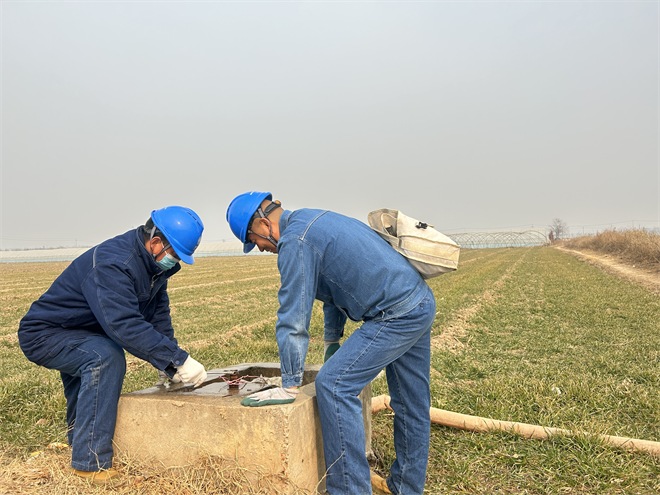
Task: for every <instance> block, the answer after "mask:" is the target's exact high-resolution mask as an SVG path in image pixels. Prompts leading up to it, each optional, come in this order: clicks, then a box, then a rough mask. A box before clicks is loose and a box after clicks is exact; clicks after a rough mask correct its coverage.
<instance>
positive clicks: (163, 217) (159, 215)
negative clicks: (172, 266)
mask: <svg viewBox="0 0 660 495" xmlns="http://www.w3.org/2000/svg"><path fill="white" fill-rule="evenodd" d="M151 219H152V220H153V222H154V225H155V226H156V227H158V230H160V231H161V232H162V233H163V235H164V236H165V237H166V238H167V240H168V241H169V243H170V244H171V245H172V248H174V252H175V253H176V255H177V256H178V257H179V258H180V259H181V261H183V262H184V263H187V264H189V265H192V264H193V263H194V262H195V259H194V258H193V257H192V254H193V253H194V252H195V249H197V246H199V241H201V240H202V231H203V230H204V224H203V223H202V219H201V218H199V216H198V215H197V213H195V212H194V211H192V210H191V209H190V208H184V207H183V206H168V207H166V208H161V209H160V210H154V211H152V212H151Z"/></svg>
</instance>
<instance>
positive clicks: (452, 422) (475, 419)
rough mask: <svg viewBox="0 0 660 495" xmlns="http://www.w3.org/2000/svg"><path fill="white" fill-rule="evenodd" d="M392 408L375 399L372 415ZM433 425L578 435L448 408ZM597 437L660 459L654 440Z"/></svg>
mask: <svg viewBox="0 0 660 495" xmlns="http://www.w3.org/2000/svg"><path fill="white" fill-rule="evenodd" d="M385 409H389V410H390V411H392V412H394V411H393V410H392V408H391V407H390V397H389V395H379V396H378V397H374V398H373V399H371V412H372V414H373V413H376V412H379V411H383V410H385ZM430 413H431V423H435V424H438V425H443V426H451V427H453V428H460V429H461V430H468V431H477V432H482V433H483V432H488V431H493V430H501V431H514V432H516V433H519V434H520V435H522V436H523V437H525V438H535V439H537V440H545V439H548V438H550V437H551V436H552V435H566V436H570V435H574V434H575V432H572V431H569V430H563V429H561V428H549V427H544V426H538V425H528V424H525V423H514V422H512V421H499V420H496V419H489V418H481V417H479V416H470V415H469V414H461V413H456V412H452V411H445V410H444V409H436V408H435V407H432V408H431V409H430ZM588 436H590V437H594V438H597V439H599V440H601V441H602V442H603V443H606V444H609V445H613V446H615V447H621V448H624V449H627V450H639V451H642V452H648V453H649V454H653V455H656V456H660V442H653V441H651V440H639V439H636V438H628V437H615V436H611V435H588Z"/></svg>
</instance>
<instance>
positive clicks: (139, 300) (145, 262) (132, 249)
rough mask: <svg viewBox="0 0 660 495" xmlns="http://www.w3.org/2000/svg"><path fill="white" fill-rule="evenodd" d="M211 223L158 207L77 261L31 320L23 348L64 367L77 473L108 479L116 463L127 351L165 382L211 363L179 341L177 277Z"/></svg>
mask: <svg viewBox="0 0 660 495" xmlns="http://www.w3.org/2000/svg"><path fill="white" fill-rule="evenodd" d="M203 230H204V226H203V225H202V221H201V219H200V218H199V217H198V216H197V214H196V213H195V212H194V211H192V210H190V209H188V208H183V207H181V206H169V207H167V208H163V209H160V210H155V211H153V212H152V213H151V217H150V218H149V220H148V221H147V223H146V224H145V225H144V226H142V227H138V228H137V229H134V230H129V231H128V232H126V233H125V234H122V235H120V236H118V237H115V238H113V239H110V240H107V241H105V242H103V243H101V244H99V245H98V246H96V247H93V248H92V249H90V250H89V251H87V252H86V253H84V254H83V255H81V256H80V257H79V258H77V259H75V260H74V261H73V262H72V263H71V264H70V265H69V266H68V267H67V268H66V269H65V270H64V272H62V274H61V275H60V276H59V277H58V278H57V279H56V280H55V282H53V285H51V287H50V288H49V289H48V290H47V291H46V293H45V294H43V295H42V296H41V297H40V298H39V299H38V300H37V301H35V302H34V303H33V304H32V306H31V307H30V310H29V311H28V313H27V314H26V315H25V316H24V317H23V319H22V320H21V323H20V326H19V330H18V337H19V341H20V344H21V349H22V350H23V352H24V353H25V356H26V357H27V358H28V359H29V360H30V361H32V362H34V363H36V364H38V365H41V366H44V367H46V368H49V369H54V370H58V371H59V372H60V374H61V377H62V382H63V384H64V395H65V397H66V404H67V412H66V415H67V423H68V427H69V429H68V441H69V445H70V446H71V447H72V455H71V467H72V468H73V472H74V473H75V474H76V475H78V476H81V477H84V478H88V479H90V480H91V481H93V482H94V483H97V484H103V483H107V482H109V480H111V479H113V478H116V477H117V476H119V473H118V472H117V471H116V470H115V469H114V468H113V467H112V455H113V451H112V438H113V436H114V431H115V423H116V419H117V404H118V402H119V396H120V394H121V389H122V384H123V381H124V375H125V373H126V359H125V357H124V349H125V350H127V351H128V352H130V353H131V354H133V355H134V356H136V357H139V358H140V359H144V360H145V361H148V362H149V363H151V364H152V365H153V366H154V367H155V368H156V369H157V370H158V374H159V381H158V383H159V384H163V383H165V381H167V380H168V379H170V380H172V381H173V382H185V383H193V384H196V385H197V384H200V383H201V382H202V381H204V380H205V379H206V371H205V369H204V366H202V365H201V364H200V363H198V362H197V361H195V360H194V359H193V358H192V357H190V356H189V355H188V353H187V352H186V351H184V350H183V349H181V348H180V347H179V346H178V345H177V341H176V339H175V338H174V330H173V328H172V322H171V320H170V307H169V298H168V297H167V280H168V279H169V278H170V277H171V276H172V275H174V274H175V273H176V272H178V271H179V270H180V269H181V267H180V265H179V261H183V262H184V263H187V264H192V263H193V262H194V259H193V257H192V254H193V252H194V251H195V249H196V248H197V246H198V245H199V241H200V239H201V237H202V231H203Z"/></svg>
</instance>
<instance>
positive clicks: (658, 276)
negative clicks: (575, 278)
mask: <svg viewBox="0 0 660 495" xmlns="http://www.w3.org/2000/svg"><path fill="white" fill-rule="evenodd" d="M557 249H559V250H560V251H563V252H565V253H568V254H570V255H572V256H575V257H576V258H578V259H579V260H582V261H586V262H587V263H589V264H590V265H594V266H596V267H598V268H600V269H601V270H603V271H606V272H608V273H611V274H613V275H616V276H618V277H621V278H624V279H626V280H629V281H631V282H634V283H636V284H639V285H641V286H643V287H646V288H647V289H649V290H650V291H652V292H655V293H656V294H660V266H654V267H652V268H648V267H638V266H635V265H633V264H631V263H629V262H626V261H624V260H622V259H620V258H618V257H616V256H611V255H607V254H600V253H597V252H595V251H575V250H573V249H567V248H563V247H560V246H557Z"/></svg>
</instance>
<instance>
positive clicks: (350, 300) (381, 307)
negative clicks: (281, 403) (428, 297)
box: [275, 209, 428, 387]
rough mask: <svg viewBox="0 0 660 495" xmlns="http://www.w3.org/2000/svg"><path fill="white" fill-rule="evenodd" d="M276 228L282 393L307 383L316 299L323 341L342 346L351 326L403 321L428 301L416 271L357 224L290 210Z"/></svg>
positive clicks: (320, 213) (318, 213)
mask: <svg viewBox="0 0 660 495" xmlns="http://www.w3.org/2000/svg"><path fill="white" fill-rule="evenodd" d="M279 227H280V239H279V242H278V244H277V252H278V259H277V267H278V269H279V271H280V277H281V280H282V285H281V288H280V290H279V293H278V298H279V303H280V308H279V310H278V311H277V324H276V327H275V329H276V335H277V344H278V347H279V352H280V362H281V369H282V386H283V387H294V386H299V385H300V384H301V383H302V376H303V370H304V366H305V357H306V356H307V347H308V344H309V323H310V320H311V317H312V307H313V304H314V300H315V299H318V300H320V301H322V302H323V313H324V333H325V334H324V338H325V340H339V338H340V337H341V336H342V335H343V333H344V325H345V323H346V319H347V318H350V319H351V320H353V321H364V320H377V319H380V320H387V319H393V318H398V317H400V316H402V315H404V314H405V313H407V312H409V311H410V310H411V309H413V308H414V307H415V306H417V304H419V302H420V301H421V300H422V299H423V297H424V295H425V294H426V290H427V288H428V285H426V282H425V281H424V280H423V279H422V277H421V276H420V275H419V273H418V272H417V270H415V269H414V268H413V266H412V265H411V264H410V263H408V261H406V259H405V258H404V257H403V256H401V255H400V254H399V253H397V252H396V251H395V250H394V249H393V248H392V246H390V245H389V244H388V243H387V242H386V241H385V240H383V239H382V238H381V237H380V236H379V235H378V234H377V233H376V232H374V231H373V230H372V229H371V228H370V227H368V226H367V225H366V224H364V223H362V222H360V221H358V220H356V219H354V218H350V217H346V216H343V215H340V214H338V213H333V212H331V211H323V210H311V209H302V210H296V211H293V212H292V211H289V210H285V211H283V212H282V215H281V217H280V222H279ZM358 331H359V330H358Z"/></svg>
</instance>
